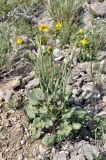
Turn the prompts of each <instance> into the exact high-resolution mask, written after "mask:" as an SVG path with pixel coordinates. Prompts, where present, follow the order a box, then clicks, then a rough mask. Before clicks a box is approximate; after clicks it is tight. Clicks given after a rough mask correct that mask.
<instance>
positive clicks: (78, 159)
mask: <svg viewBox="0 0 106 160" xmlns="http://www.w3.org/2000/svg"><path fill="white" fill-rule="evenodd" d="M70 160H85V158H84V155H76V156H72V157H71V159H70Z"/></svg>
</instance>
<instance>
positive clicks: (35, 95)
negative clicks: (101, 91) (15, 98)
mask: <svg viewBox="0 0 106 160" xmlns="http://www.w3.org/2000/svg"><path fill="white" fill-rule="evenodd" d="M43 99H44V94H43V91H42V90H41V89H40V88H36V89H34V90H33V91H30V92H29V94H28V100H29V104H31V105H38V103H39V101H41V100H43Z"/></svg>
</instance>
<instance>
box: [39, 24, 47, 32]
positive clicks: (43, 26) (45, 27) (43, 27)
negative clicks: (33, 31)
mask: <svg viewBox="0 0 106 160" xmlns="http://www.w3.org/2000/svg"><path fill="white" fill-rule="evenodd" d="M39 31H40V32H48V31H49V26H48V25H47V24H40V25H39Z"/></svg>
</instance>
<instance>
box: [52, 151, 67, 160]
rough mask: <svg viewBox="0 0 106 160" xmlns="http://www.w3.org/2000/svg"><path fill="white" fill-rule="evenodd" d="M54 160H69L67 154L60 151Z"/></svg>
mask: <svg viewBox="0 0 106 160" xmlns="http://www.w3.org/2000/svg"><path fill="white" fill-rule="evenodd" d="M53 160H67V158H66V154H65V152H64V151H60V152H58V153H56V155H55V156H54V157H53Z"/></svg>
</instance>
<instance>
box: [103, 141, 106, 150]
mask: <svg viewBox="0 0 106 160" xmlns="http://www.w3.org/2000/svg"><path fill="white" fill-rule="evenodd" d="M103 148H104V151H106V142H105V144H104V146H103Z"/></svg>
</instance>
